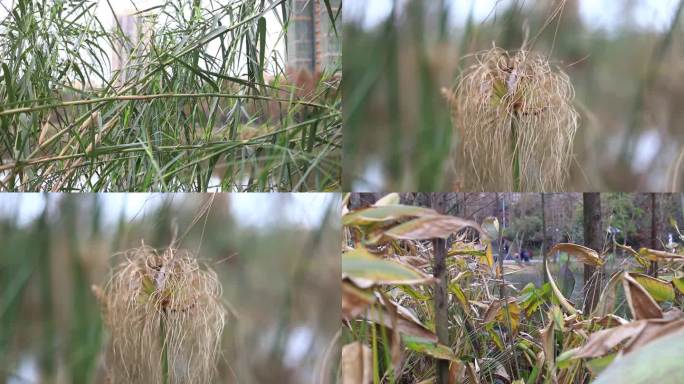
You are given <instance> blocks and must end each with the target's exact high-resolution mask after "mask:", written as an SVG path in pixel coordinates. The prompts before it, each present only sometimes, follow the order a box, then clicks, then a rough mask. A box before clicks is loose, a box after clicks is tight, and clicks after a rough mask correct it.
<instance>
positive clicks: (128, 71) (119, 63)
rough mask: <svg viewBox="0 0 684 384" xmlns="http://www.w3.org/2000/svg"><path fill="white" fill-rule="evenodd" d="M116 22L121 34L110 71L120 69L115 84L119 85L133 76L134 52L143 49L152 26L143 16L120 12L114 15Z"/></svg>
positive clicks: (114, 71)
mask: <svg viewBox="0 0 684 384" xmlns="http://www.w3.org/2000/svg"><path fill="white" fill-rule="evenodd" d="M116 23H117V24H118V27H117V26H115V27H114V28H119V27H120V28H121V33H122V36H120V37H119V39H118V40H117V44H116V46H115V47H114V52H113V53H114V54H113V55H111V58H112V72H113V73H114V74H116V73H117V72H118V71H121V74H120V75H119V77H118V79H117V80H118V81H117V84H119V85H121V84H123V83H125V82H126V80H128V79H130V78H132V77H134V76H135V72H134V69H133V68H134V66H133V65H132V64H133V63H135V56H136V53H139V52H140V50H141V49H143V47H142V46H143V45H144V44H143V43H144V39H146V38H148V37H150V36H151V33H152V26H151V25H150V24H149V23H146V22H145V20H144V18H143V16H141V15H136V14H131V13H128V12H126V13H121V14H118V15H116Z"/></svg>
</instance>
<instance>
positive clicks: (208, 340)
mask: <svg viewBox="0 0 684 384" xmlns="http://www.w3.org/2000/svg"><path fill="white" fill-rule="evenodd" d="M94 292H95V293H96V295H97V296H98V298H99V299H100V301H101V303H102V305H103V308H104V314H105V322H106V325H107V327H108V328H109V330H110V332H111V343H110V347H109V350H108V353H107V359H106V360H107V370H108V375H109V379H110V380H111V382H113V383H162V382H168V383H210V382H212V379H213V378H214V374H215V364H216V358H217V356H218V353H219V346H220V340H221V333H222V332H223V327H224V322H225V314H226V311H225V307H224V305H223V303H222V302H221V301H220V297H221V284H220V283H219V281H218V278H217V276H216V273H215V272H214V271H213V270H211V269H210V268H208V267H206V266H203V265H201V264H199V263H198V261H197V259H196V258H195V256H194V255H193V254H192V253H190V252H189V251H184V250H177V249H173V248H169V249H166V250H165V251H163V252H161V253H159V252H158V251H157V250H155V249H152V248H149V247H145V246H142V247H141V248H137V249H132V250H130V251H128V252H126V253H125V254H124V260H123V261H122V262H121V263H120V264H118V265H117V266H116V267H115V268H114V271H113V274H112V277H111V279H110V280H109V282H108V283H107V284H106V285H105V287H104V290H99V289H97V287H94ZM165 376H166V379H165Z"/></svg>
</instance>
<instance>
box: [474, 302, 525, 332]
mask: <svg viewBox="0 0 684 384" xmlns="http://www.w3.org/2000/svg"><path fill="white" fill-rule="evenodd" d="M495 319H496V321H497V322H498V323H500V324H503V325H504V326H507V327H508V326H509V321H510V328H511V330H512V331H513V333H516V332H517V331H518V324H519V323H520V305H518V302H517V300H516V298H515V297H509V298H508V305H507V306H505V305H504V301H503V300H494V301H492V303H491V304H490V305H489V307H488V308H487V311H485V315H484V318H483V320H482V322H483V323H489V322H491V321H494V320H495Z"/></svg>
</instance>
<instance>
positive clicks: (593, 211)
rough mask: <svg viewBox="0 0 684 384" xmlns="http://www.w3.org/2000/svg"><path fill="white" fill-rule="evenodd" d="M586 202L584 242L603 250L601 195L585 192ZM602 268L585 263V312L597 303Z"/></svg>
mask: <svg viewBox="0 0 684 384" xmlns="http://www.w3.org/2000/svg"><path fill="white" fill-rule="evenodd" d="M582 199H583V202H584V207H583V208H584V243H585V245H586V246H587V247H589V248H591V249H593V250H595V251H597V252H601V247H602V244H601V240H602V236H601V235H602V231H601V195H600V194H599V193H596V192H591V193H586V192H585V193H583V194H582ZM602 272H603V271H602V269H601V268H599V269H598V270H597V269H596V268H595V267H593V266H590V265H586V264H585V265H584V298H585V299H584V313H585V314H587V315H588V314H589V313H590V312H591V311H592V310H593V309H594V306H595V305H596V302H597V301H598V297H599V289H600V287H601V279H602Z"/></svg>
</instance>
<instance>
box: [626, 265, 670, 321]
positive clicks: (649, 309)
mask: <svg viewBox="0 0 684 384" xmlns="http://www.w3.org/2000/svg"><path fill="white" fill-rule="evenodd" d="M622 286H623V288H624V290H625V296H626V297H627V304H629V309H630V311H631V312H632V316H634V319H635V320H641V319H660V318H662V317H663V311H662V310H661V309H660V307H659V306H658V303H656V301H655V300H654V299H653V298H652V297H651V295H650V294H649V293H648V291H646V289H645V288H644V287H643V286H641V284H639V282H637V281H636V280H634V278H632V277H631V276H630V275H629V273H627V272H625V273H623V274H622Z"/></svg>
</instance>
